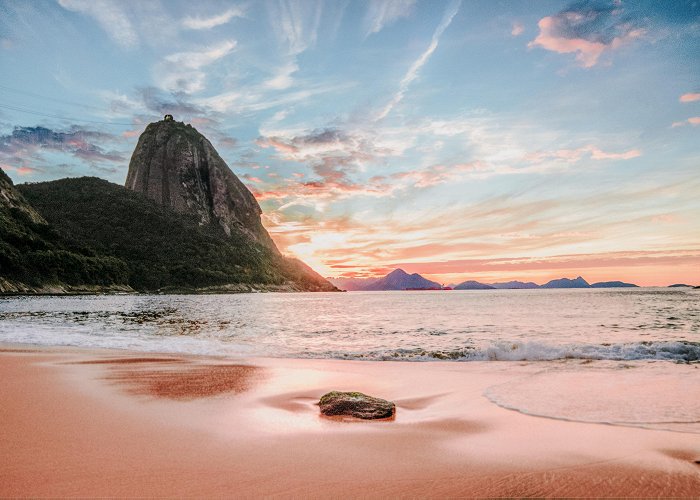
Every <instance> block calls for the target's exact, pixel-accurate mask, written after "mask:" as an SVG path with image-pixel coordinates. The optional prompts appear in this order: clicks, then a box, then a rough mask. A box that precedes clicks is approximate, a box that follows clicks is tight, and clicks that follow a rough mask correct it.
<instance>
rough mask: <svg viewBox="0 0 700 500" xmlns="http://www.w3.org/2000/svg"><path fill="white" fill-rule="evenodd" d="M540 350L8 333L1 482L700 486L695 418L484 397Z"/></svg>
mask: <svg viewBox="0 0 700 500" xmlns="http://www.w3.org/2000/svg"><path fill="white" fill-rule="evenodd" d="M553 363H556V362H553ZM559 363H565V362H559ZM571 363H579V364H580V361H571ZM591 364H592V365H595V362H593V363H591ZM540 366H542V365H541V364H537V363H520V362H479V361H476V362H468V363H454V362H424V363H410V362H393V361H392V362H381V361H342V360H328V359H271V358H252V359H246V360H239V359H231V358H225V357H204V356H193V355H181V354H152V353H147V354H146V353H138V352H128V351H117V350H106V349H100V350H97V349H90V350H87V349H78V348H45V347H32V346H23V345H9V344H0V380H1V382H0V394H1V396H2V400H3V402H4V403H3V406H2V409H1V410H0V413H1V416H2V421H3V425H2V426H1V427H0V443H2V449H3V454H2V458H0V471H2V472H1V473H2V476H3V478H4V479H3V481H2V482H0V496H24V497H26V496H112V495H116V496H185V495H187V496H210V495H218V496H223V495H227V496H230V495H235V496H283V497H292V496H296V497H299V496H304V497H307V496H308V497H317V498H318V497H328V496H331V495H333V496H344V497H347V496H363V497H365V496H369V497H387V496H431V497H436V496H440V497H444V496H472V497H473V496H488V497H493V496H500V497H503V496H549V497H552V496H566V497H580V496H586V497H590V496H615V497H620V496H628V497H630V496H633V497H659V496H662V497H670V496H673V497H684V496H686V497H691V496H693V495H696V494H697V491H699V490H700V465H698V464H697V463H696V461H698V460H700V453H699V452H698V450H699V449H700V435H698V434H694V433H683V432H673V431H670V430H661V429H644V428H635V427H623V426H619V425H602V424H598V423H583V422H573V421H564V420H558V419H552V418H542V417H536V416H530V415H526V414H523V413H520V412H517V411H512V410H507V409H504V408H502V407H500V406H497V405H496V404H494V403H492V402H491V401H489V400H488V399H487V398H486V397H485V396H484V392H485V390H486V389H487V388H489V387H494V386H499V385H501V384H504V383H506V382H508V381H513V380H518V379H521V378H523V377H526V376H531V375H533V374H536V373H538V371H539V369H540V368H539V367H540ZM589 366H590V365H589ZM668 366H669V369H673V368H672V367H673V366H675V365H673V364H669V365H668ZM332 389H337V390H360V391H362V392H366V393H368V394H372V395H376V396H379V397H385V398H387V399H391V400H393V401H395V402H396V404H397V409H398V410H397V415H396V419H395V420H394V421H391V422H344V421H336V420H330V419H326V418H322V417H320V416H319V414H318V408H317V407H316V406H315V403H316V401H318V398H319V397H320V396H321V395H322V394H323V393H325V392H327V391H329V390H332Z"/></svg>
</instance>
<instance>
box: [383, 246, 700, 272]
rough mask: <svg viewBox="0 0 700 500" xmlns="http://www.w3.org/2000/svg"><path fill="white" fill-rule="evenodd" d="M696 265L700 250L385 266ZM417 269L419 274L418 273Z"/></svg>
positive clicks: (414, 268)
mask: <svg viewBox="0 0 700 500" xmlns="http://www.w3.org/2000/svg"><path fill="white" fill-rule="evenodd" d="M652 264H656V265H660V264H665V265H681V264H686V265H687V264H693V265H695V264H700V250H657V251H632V252H608V253H600V254H568V255H554V256H550V257H539V258H537V257H513V258H498V259H456V260H447V261H442V262H422V263H411V262H398V263H394V264H389V265H391V266H397V267H401V268H403V269H404V270H405V271H407V272H426V273H435V274H443V273H445V274H450V273H460V274H461V273H478V272H489V271H514V272H522V271H533V270H555V269H572V268H573V269H588V268H599V267H612V268H626V267H630V266H635V267H637V266H648V265H652ZM419 269H420V270H419Z"/></svg>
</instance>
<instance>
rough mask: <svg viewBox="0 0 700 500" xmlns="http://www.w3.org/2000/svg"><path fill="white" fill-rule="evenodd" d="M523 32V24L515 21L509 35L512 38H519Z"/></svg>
mask: <svg viewBox="0 0 700 500" xmlns="http://www.w3.org/2000/svg"><path fill="white" fill-rule="evenodd" d="M524 31H525V26H523V23H521V22H518V21H516V22H514V23H513V28H512V29H511V30H510V34H511V35H513V36H520V35H522V34H523V32H524Z"/></svg>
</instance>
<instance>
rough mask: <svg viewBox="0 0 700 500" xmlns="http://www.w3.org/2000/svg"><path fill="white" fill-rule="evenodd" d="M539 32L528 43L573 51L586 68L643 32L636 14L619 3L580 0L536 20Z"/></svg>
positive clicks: (532, 45) (568, 51) (555, 49)
mask: <svg viewBox="0 0 700 500" xmlns="http://www.w3.org/2000/svg"><path fill="white" fill-rule="evenodd" d="M537 25H538V27H539V29H540V32H539V34H538V35H537V37H536V38H535V39H534V40H533V41H531V42H530V43H529V44H528V47H530V48H532V47H541V48H543V49H545V50H550V51H552V52H557V53H559V54H567V53H573V54H575V55H576V61H577V62H578V63H579V65H581V66H582V67H584V68H591V67H593V66H595V65H596V64H597V63H598V62H599V59H600V57H601V56H602V55H603V54H604V53H606V52H610V51H613V50H616V49H618V48H620V47H622V46H624V45H626V44H628V43H630V42H631V41H633V40H635V39H638V38H640V37H641V36H643V35H644V34H645V33H646V31H645V30H644V29H643V28H641V27H639V26H638V23H637V18H636V17H634V16H632V15H628V14H627V13H626V12H625V9H624V8H623V7H621V6H619V5H615V2H613V3H612V4H609V5H608V4H607V3H601V2H590V1H588V2H586V1H584V2H579V3H575V4H573V5H571V6H569V7H568V8H567V9H565V10H563V11H561V12H559V13H558V14H555V15H553V16H547V17H544V18H542V19H540V21H539V22H538V23H537Z"/></svg>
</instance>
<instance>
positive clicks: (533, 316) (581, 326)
mask: <svg viewBox="0 0 700 500" xmlns="http://www.w3.org/2000/svg"><path fill="white" fill-rule="evenodd" d="M0 341H4V342H11V343H29V344H37V345H53V346H79V347H93V348H94V347H98V348H120V349H132V350H138V351H157V352H182V353H192V354H211V355H227V356H243V357H251V356H272V357H302V358H339V359H367V360H405V361H435V360H452V361H470V360H499V361H502V360H511V361H538V360H555V359H572V358H573V359H595V360H605V359H609V360H638V359H656V360H669V361H680V362H692V361H697V360H700V291H699V290H693V289H678V288H636V289H607V290H606V289H574V290H571V289H570V290H562V289H559V290H478V291H405V292H348V293H259V294H233V295H98V296H95V295H91V296H63V297H4V298H0Z"/></svg>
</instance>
